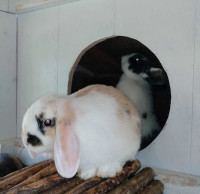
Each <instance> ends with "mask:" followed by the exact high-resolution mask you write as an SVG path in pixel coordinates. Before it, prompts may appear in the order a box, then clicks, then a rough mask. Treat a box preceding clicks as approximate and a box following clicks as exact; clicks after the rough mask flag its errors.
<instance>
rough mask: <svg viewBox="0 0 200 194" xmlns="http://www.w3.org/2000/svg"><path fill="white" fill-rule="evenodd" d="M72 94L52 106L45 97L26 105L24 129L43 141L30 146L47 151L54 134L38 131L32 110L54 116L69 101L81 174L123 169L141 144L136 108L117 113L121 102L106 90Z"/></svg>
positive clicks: (85, 176) (106, 174)
mask: <svg viewBox="0 0 200 194" xmlns="http://www.w3.org/2000/svg"><path fill="white" fill-rule="evenodd" d="M75 95H76V93H75V94H72V95H70V96H68V97H62V98H57V99H56V103H55V104H54V105H52V106H49V105H47V103H46V101H48V98H47V99H45V98H44V99H43V101H41V100H39V101H37V102H36V103H35V104H33V105H32V106H31V107H30V108H29V109H28V111H27V112H26V114H25V116H24V120H23V131H29V132H30V133H32V134H36V135H37V136H38V137H40V138H41V139H42V141H43V143H44V144H45V146H44V147H43V146H40V147H38V148H34V147H30V148H31V150H32V151H34V152H37V153H44V152H49V150H51V149H53V144H54V138H55V137H54V138H53V139H51V140H50V139H45V136H44V135H42V134H40V132H39V131H38V129H37V123H36V121H35V120H34V118H33V117H34V116H35V114H40V112H44V113H45V114H48V115H51V116H56V117H57V116H58V114H57V112H59V114H60V112H62V111H63V110H62V109H63V107H65V105H66V104H70V106H71V107H72V108H73V110H74V113H75V122H74V129H75V132H76V135H77V137H78V139H79V142H80V163H79V167H78V171H79V175H80V177H81V178H83V179H88V178H91V177H93V176H95V175H98V176H100V177H111V176H114V175H115V174H116V173H117V172H119V171H120V170H121V169H122V167H123V165H124V164H125V162H126V161H128V160H134V159H135V155H136V153H137V151H138V149H139V146H140V128H139V127H138V125H139V126H140V117H139V115H138V114H137V111H136V114H135V115H133V114H131V115H128V114H127V112H126V111H125V110H124V114H123V115H122V116H121V117H119V108H120V106H121V105H120V104H119V103H118V101H117V100H116V99H115V97H112V96H109V95H108V94H105V93H101V92H99V91H96V90H95V91H92V92H90V93H89V94H87V95H84V96H81V97H75ZM54 109H55V110H54ZM133 109H134V108H133ZM134 110H136V109H134ZM65 111H66V110H65ZM56 119H57V120H58V119H59V118H56ZM22 134H23V133H22ZM22 139H23V142H24V144H26V136H25V135H24V136H23V135H22ZM47 142H49V143H47ZM47 144H48V145H47ZM46 145H47V146H46ZM56 151H57V150H54V152H56ZM52 152H53V150H52Z"/></svg>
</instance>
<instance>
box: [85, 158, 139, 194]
mask: <svg viewBox="0 0 200 194" xmlns="http://www.w3.org/2000/svg"><path fill="white" fill-rule="evenodd" d="M140 167H141V163H140V161H139V160H135V161H134V162H132V163H131V165H130V166H125V167H124V169H123V170H122V171H121V172H119V173H117V175H116V176H115V177H113V178H109V179H107V180H105V181H104V182H102V183H100V184H99V185H97V186H95V187H93V188H91V189H89V190H88V191H86V192H85V193H87V194H93V193H105V192H108V191H110V190H112V189H113V188H114V187H116V186H117V185H119V184H121V183H122V182H123V181H125V180H126V179H127V178H128V177H129V176H131V175H133V174H135V173H136V172H137V171H138V170H139V169H140Z"/></svg>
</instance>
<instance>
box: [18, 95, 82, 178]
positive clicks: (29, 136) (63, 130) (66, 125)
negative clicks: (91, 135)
mask: <svg viewBox="0 0 200 194" xmlns="http://www.w3.org/2000/svg"><path fill="white" fill-rule="evenodd" d="M66 106H67V105H66V100H64V99H59V98H57V97H53V96H52V97H44V98H42V99H40V100H38V101H36V102H35V103H34V104H33V105H32V106H31V107H30V108H29V109H28V110H27V111H26V113H25V115H24V118H23V123H22V133H21V136H22V142H23V144H24V145H25V147H26V148H27V149H28V151H29V154H30V156H31V157H32V158H35V157H37V155H38V154H40V153H49V152H50V153H51V152H52V153H53V155H54V160H55V164H56V168H57V170H58V172H59V173H60V174H61V175H62V176H64V177H66V178H69V177H72V176H74V174H75V173H76V172H77V169H78V164H79V142H78V139H77V137H76V134H75V132H74V130H73V127H72V121H71V119H72V117H70V116H69V112H70V111H69V110H68V111H63V110H62V109H63V107H66ZM58 108H59V114H58V111H57V109H58ZM70 114H71V112H70ZM65 118H67V120H66V119H65Z"/></svg>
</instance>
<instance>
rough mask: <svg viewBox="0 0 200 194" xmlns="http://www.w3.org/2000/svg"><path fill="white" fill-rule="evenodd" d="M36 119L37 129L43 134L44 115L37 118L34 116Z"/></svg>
mask: <svg viewBox="0 0 200 194" xmlns="http://www.w3.org/2000/svg"><path fill="white" fill-rule="evenodd" d="M35 118H36V121H37V124H38V128H39V130H40V131H41V133H42V134H44V133H45V130H44V121H43V120H44V114H43V113H42V114H40V115H39V117H37V116H35Z"/></svg>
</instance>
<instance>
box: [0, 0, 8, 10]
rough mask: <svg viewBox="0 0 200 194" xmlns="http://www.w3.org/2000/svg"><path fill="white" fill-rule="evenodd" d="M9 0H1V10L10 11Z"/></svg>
mask: <svg viewBox="0 0 200 194" xmlns="http://www.w3.org/2000/svg"><path fill="white" fill-rule="evenodd" d="M8 3H9V1H8V0H0V11H8V7H9V5H8Z"/></svg>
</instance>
